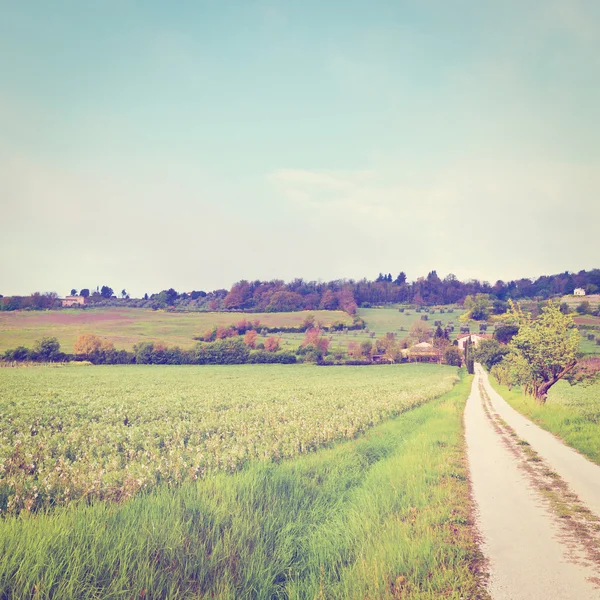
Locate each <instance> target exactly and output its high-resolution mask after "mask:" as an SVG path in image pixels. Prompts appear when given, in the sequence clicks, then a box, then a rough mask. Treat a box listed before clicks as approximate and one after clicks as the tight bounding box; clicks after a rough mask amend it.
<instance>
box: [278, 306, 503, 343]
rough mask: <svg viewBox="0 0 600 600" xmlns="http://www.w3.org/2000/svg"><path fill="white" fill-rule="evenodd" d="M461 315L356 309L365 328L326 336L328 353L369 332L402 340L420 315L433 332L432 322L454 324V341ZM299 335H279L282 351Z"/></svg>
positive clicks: (458, 311) (473, 326)
mask: <svg viewBox="0 0 600 600" xmlns="http://www.w3.org/2000/svg"><path fill="white" fill-rule="evenodd" d="M463 313H464V310H462V309H457V308H455V309H454V310H453V312H452V313H448V312H447V310H446V312H444V313H440V311H439V309H436V310H435V313H434V314H428V313H425V312H420V313H417V312H416V311H415V310H414V309H405V312H402V313H401V312H400V311H399V310H398V306H385V307H381V308H359V309H358V312H357V315H358V316H359V317H361V318H362V319H363V320H364V321H365V323H366V325H367V329H366V330H357V331H348V332H341V331H338V332H332V333H330V334H328V337H329V339H330V348H329V350H330V352H333V353H336V352H345V351H346V349H347V347H348V343H349V342H362V341H365V340H370V339H372V337H371V333H374V334H375V337H378V338H381V337H383V336H384V335H385V334H386V333H394V334H396V338H397V339H399V340H403V339H405V338H407V337H408V335H409V332H410V328H411V325H412V324H413V323H414V322H415V321H419V320H420V319H421V317H422V316H427V319H428V320H427V324H428V325H429V326H430V327H431V328H432V329H434V328H435V326H434V322H435V321H441V322H442V327H445V326H446V325H447V324H448V323H449V322H451V321H452V322H453V323H454V327H455V329H454V332H453V334H451V336H450V337H451V339H454V338H456V336H457V335H458V333H459V332H460V326H461V323H460V322H459V320H458V318H459V317H460V315H462V314H463ZM471 331H473V332H477V331H479V326H478V325H477V324H476V323H474V322H472V323H471ZM489 331H490V332H492V331H493V326H491V325H490V328H489ZM302 339H303V335H301V334H284V335H283V336H282V346H283V348H284V349H286V350H294V349H295V348H297V347H298V346H299V345H300V343H301V342H302Z"/></svg>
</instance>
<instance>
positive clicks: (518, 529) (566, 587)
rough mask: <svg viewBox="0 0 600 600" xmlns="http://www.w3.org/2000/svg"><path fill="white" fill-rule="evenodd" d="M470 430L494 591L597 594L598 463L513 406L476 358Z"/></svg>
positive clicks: (575, 599) (597, 598) (564, 597)
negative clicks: (544, 429)
mask: <svg viewBox="0 0 600 600" xmlns="http://www.w3.org/2000/svg"><path fill="white" fill-rule="evenodd" d="M513 413H514V414H513ZM465 430H466V439H467V447H468V458H469V465H470V471H471V481H472V493H473V498H474V501H475V505H476V510H477V515H476V518H477V523H478V526H479V531H480V533H481V536H482V550H483V553H484V555H485V556H486V558H487V561H488V570H489V573H490V578H489V582H488V591H489V592H490V595H491V596H492V598H493V599H494V600H521V599H522V600H537V599H539V600H553V599H555V600H571V599H572V600H600V533H599V530H600V488H599V487H598V486H600V467H598V466H597V465H593V464H592V463H589V462H588V461H587V460H586V459H584V458H583V457H581V456H580V455H578V454H577V453H576V452H574V451H573V450H571V449H570V448H567V447H566V446H564V445H563V444H562V443H561V442H559V441H558V440H556V439H555V438H554V437H553V436H552V435H550V434H548V433H547V432H544V431H542V430H540V429H539V428H538V427H537V426H536V425H534V424H533V423H531V422H530V421H528V420H527V419H524V417H522V416H521V415H519V414H518V413H515V411H513V409H512V408H510V407H509V406H508V405H507V404H506V403H505V402H504V400H503V399H502V398H501V397H500V396H499V395H497V394H496V393H495V392H494V391H493V390H492V389H491V387H490V386H489V383H488V381H487V374H486V373H485V372H484V371H483V369H482V368H481V367H480V366H479V365H478V366H477V368H476V376H475V380H474V382H473V387H472V390H471V395H470V397H469V400H468V402H467V408H466V410H465ZM582 461H583V462H582ZM577 496H580V498H581V500H580V499H579V498H578V497H577Z"/></svg>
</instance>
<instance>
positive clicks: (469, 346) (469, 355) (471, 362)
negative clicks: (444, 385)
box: [465, 337, 475, 375]
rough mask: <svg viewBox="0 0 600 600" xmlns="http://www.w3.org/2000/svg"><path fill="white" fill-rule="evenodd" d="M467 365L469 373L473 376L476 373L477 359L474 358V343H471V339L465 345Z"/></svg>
mask: <svg viewBox="0 0 600 600" xmlns="http://www.w3.org/2000/svg"><path fill="white" fill-rule="evenodd" d="M465 365H466V366H467V373H468V374H469V375H473V373H475V358H474V356H473V342H471V338H470V337H469V338H468V339H467V343H466V344H465Z"/></svg>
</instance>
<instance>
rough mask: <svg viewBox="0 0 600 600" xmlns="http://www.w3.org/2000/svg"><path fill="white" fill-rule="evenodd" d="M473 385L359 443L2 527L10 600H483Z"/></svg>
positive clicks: (0, 589) (1, 569) (1, 570)
mask: <svg viewBox="0 0 600 600" xmlns="http://www.w3.org/2000/svg"><path fill="white" fill-rule="evenodd" d="M470 383H471V378H470V377H465V378H463V379H462V380H461V381H460V383H458V384H457V385H456V386H455V387H454V388H453V389H452V390H451V391H450V392H448V393H447V394H445V395H444V396H442V397H441V398H439V399H437V400H434V401H432V402H429V403H427V404H426V405H423V406H421V407H419V408H416V409H414V410H411V411H409V412H407V413H404V414H402V415H400V416H399V417H397V418H395V419H391V420H389V421H387V422H386V423H384V424H382V425H379V426H377V427H374V428H372V429H370V430H369V431H368V432H367V433H366V434H365V435H364V436H362V437H361V438H360V439H357V440H354V441H350V442H344V443H340V444H338V445H336V446H335V447H333V448H331V449H326V450H322V451H319V452H316V453H314V454H312V455H308V456H304V457H301V458H298V459H293V460H289V461H284V462H282V463H279V464H258V463H255V464H251V465H250V466H249V467H248V468H246V469H245V470H244V471H242V472H240V473H237V474H234V475H225V474H223V475H215V476H211V477H209V478H207V479H205V480H202V481H199V482H195V483H193V484H192V483H190V484H186V485H183V486H181V487H180V488H178V489H175V490H173V489H168V488H165V487H162V488H158V489H156V490H154V491H153V492H151V493H148V494H145V495H142V496H138V497H136V498H134V499H132V500H131V501H129V502H127V503H126V504H122V505H115V504H109V503H104V502H97V503H96V504H93V505H91V506H84V505H72V506H69V507H66V508H62V509H57V510H54V511H53V512H51V513H48V514H38V515H36V516H31V515H27V514H23V515H21V516H19V517H9V518H5V519H4V520H2V522H0V550H1V556H0V558H1V560H0V597H2V598H61V599H64V600H67V599H71V598H73V599H75V598H77V599H84V598H100V597H101V598H115V599H116V598H201V597H210V598H236V599H242V598H257V599H258V598H290V599H292V598H311V599H313V598H430V599H434V598H457V599H458V598H471V599H474V598H485V597H486V595H485V592H484V591H483V590H482V587H481V576H480V573H479V568H478V566H479V564H480V555H479V552H478V549H477V545H476V542H475V534H474V530H473V526H472V523H471V519H470V503H469V488H468V481H467V468H466V462H465V454H464V437H463V430H462V413H463V409H464V404H465V401H466V398H467V395H468V392H469V387H470Z"/></svg>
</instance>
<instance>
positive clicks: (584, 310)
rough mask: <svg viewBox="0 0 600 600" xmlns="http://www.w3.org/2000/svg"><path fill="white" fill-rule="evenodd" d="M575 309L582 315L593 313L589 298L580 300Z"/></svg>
mask: <svg viewBox="0 0 600 600" xmlns="http://www.w3.org/2000/svg"><path fill="white" fill-rule="evenodd" d="M575 310H576V311H577V312H578V314H580V315H591V314H592V307H591V306H590V303H589V302H588V301H587V300H584V301H583V302H580V303H579V304H578V305H577V308H576V309H575Z"/></svg>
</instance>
